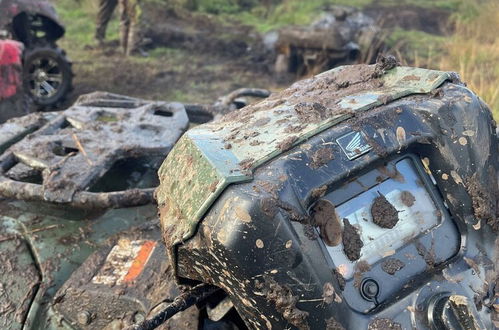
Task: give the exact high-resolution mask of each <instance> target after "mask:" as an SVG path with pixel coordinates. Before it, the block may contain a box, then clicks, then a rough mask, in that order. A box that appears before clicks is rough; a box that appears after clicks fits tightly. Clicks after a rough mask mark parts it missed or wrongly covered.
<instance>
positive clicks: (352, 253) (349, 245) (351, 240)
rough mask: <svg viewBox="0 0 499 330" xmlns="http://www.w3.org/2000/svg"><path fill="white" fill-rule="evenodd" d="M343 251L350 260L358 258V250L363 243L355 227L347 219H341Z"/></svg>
mask: <svg viewBox="0 0 499 330" xmlns="http://www.w3.org/2000/svg"><path fill="white" fill-rule="evenodd" d="M342 241H343V251H344V252H345V254H346V256H347V258H348V259H349V260H350V261H355V260H358V259H359V258H360V250H361V249H362V246H364V243H362V240H361V239H360V235H359V233H358V231H357V228H355V227H354V226H352V225H351V224H350V221H348V219H343V240H342Z"/></svg>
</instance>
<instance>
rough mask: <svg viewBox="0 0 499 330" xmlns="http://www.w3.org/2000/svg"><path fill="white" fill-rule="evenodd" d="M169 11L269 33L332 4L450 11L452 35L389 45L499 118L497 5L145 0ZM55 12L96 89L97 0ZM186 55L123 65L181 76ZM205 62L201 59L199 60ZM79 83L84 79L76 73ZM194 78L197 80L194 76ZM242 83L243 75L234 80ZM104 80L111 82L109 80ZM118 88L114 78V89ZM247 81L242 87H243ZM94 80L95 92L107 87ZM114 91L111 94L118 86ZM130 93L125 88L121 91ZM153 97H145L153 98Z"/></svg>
mask: <svg viewBox="0 0 499 330" xmlns="http://www.w3.org/2000/svg"><path fill="white" fill-rule="evenodd" d="M147 1H151V2H157V3H161V4H162V5H163V4H164V5H165V6H182V7H184V8H188V9H190V10H194V11H195V12H198V13H200V14H201V13H202V14H206V13H208V14H209V15H212V17H213V18H215V19H218V20H219V21H220V22H223V21H226V20H230V21H232V22H234V21H236V22H239V23H242V24H246V25H250V26H253V27H254V28H255V29H256V30H257V31H260V32H266V31H269V30H272V29H276V28H279V27H282V26H285V25H290V24H295V25H299V24H308V23H310V22H311V21H313V20H315V19H317V17H318V16H319V15H320V13H321V12H322V10H323V8H324V7H326V6H328V5H331V4H339V5H349V6H355V7H359V8H363V7H368V6H371V5H373V4H376V5H383V6H396V5H409V6H418V7H424V8H439V9H447V10H450V11H452V12H453V15H452V23H453V24H452V25H453V29H454V33H453V34H452V35H450V36H437V35H432V34H429V33H425V32H422V31H408V30H403V29H401V28H396V29H394V30H392V31H390V33H389V36H388V38H387V40H386V42H387V44H388V45H389V46H390V48H391V50H392V51H393V52H394V53H395V54H396V55H397V56H398V57H399V59H401V60H402V62H403V63H405V64H410V65H415V66H422V67H428V68H433V69H441V70H451V71H457V72H458V73H460V74H461V76H462V78H463V80H464V81H466V82H467V83H468V86H469V87H470V88H471V89H472V90H473V91H475V92H476V93H477V94H478V95H480V96H481V97H482V98H483V99H484V100H485V101H486V102H487V103H488V104H489V105H490V107H491V109H492V110H493V112H494V114H495V116H496V118H499V87H498V86H499V34H498V33H497V32H496V31H498V30H499V3H498V2H497V1H496V0H307V1H303V0H265V1H259V0H216V1H214V0H168V1H165V0H147ZM56 7H57V11H58V12H59V15H60V16H61V18H62V20H63V22H65V23H66V28H67V33H66V36H67V37H66V38H65V39H64V40H62V42H61V46H62V47H63V48H65V49H66V50H67V51H68V53H69V55H70V57H71V58H72V59H73V60H75V62H76V64H75V65H76V67H77V68H79V70H81V71H83V76H84V77H85V79H87V78H88V79H87V80H86V81H85V83H87V85H91V84H92V81H91V79H92V78H91V76H92V72H98V71H100V70H104V69H106V65H105V63H99V62H100V61H102V60H105V56H102V55H100V57H99V55H98V54H97V55H96V54H95V53H94V52H89V51H87V50H86V48H85V46H87V45H92V44H93V43H94V41H93V33H94V31H95V23H94V22H95V14H96V11H97V5H96V3H95V2H93V1H84V2H83V1H82V2H76V1H74V0H59V1H57V4H56ZM118 26H119V22H118V20H117V19H116V18H114V19H113V20H112V21H111V22H110V25H109V27H108V39H110V40H118V31H119V27H118ZM189 55H190V54H188V52H186V51H185V50H179V49H172V48H167V47H160V48H156V49H154V50H152V51H151V52H150V57H149V58H147V59H141V58H131V59H126V60H123V63H124V64H125V65H132V66H137V67H140V68H144V70H149V71H153V73H154V72H155V71H154V70H155V69H151V68H152V67H163V68H164V67H165V66H168V67H169V68H168V70H170V71H173V72H175V74H182V72H183V71H185V70H184V67H185V66H186V64H185V63H184V62H186V58H187V57H188V56H189ZM198 60H199V61H198ZM195 61H198V62H199V63H201V64H200V68H199V70H202V71H204V72H206V73H210V74H211V73H212V71H216V70H224V68H223V66H222V67H221V66H219V65H212V66H208V65H203V64H202V61H201V59H196V60H195ZM77 78H78V76H77ZM193 79H194V78H193ZM197 79H201V80H202V78H197ZM235 80H236V83H238V81H237V80H238V78H236V79H235ZM103 81H106V79H104V80H103ZM111 83H114V81H111V80H109V82H108V83H107V84H108V85H109V84H111ZM240 83H241V84H243V83H244V82H240ZM206 84H207V83H206V82H204V81H201V82H196V81H193V82H190V83H189V86H185V88H189V89H190V88H193V89H194V90H195V91H197V92H196V93H195V95H194V96H195V98H198V97H201V93H204V92H205V91H206V90H207V89H209V86H206ZM103 85H104V83H103V82H102V83H100V82H99V81H96V87H98V88H102V87H106V86H107V85H104V86H103ZM109 89H111V90H112V89H113V88H112V86H111V87H110V88H109ZM117 91H118V92H126V91H127V90H126V89H125V90H117ZM151 95H152V96H154V97H168V98H169V99H179V100H181V101H195V99H194V100H193V94H192V93H191V92H190V91H188V89H182V90H180V89H179V90H176V89H169V90H165V91H162V90H160V89H159V88H157V89H156V90H155V91H154V92H152V94H151ZM147 96H148V95H145V97H147Z"/></svg>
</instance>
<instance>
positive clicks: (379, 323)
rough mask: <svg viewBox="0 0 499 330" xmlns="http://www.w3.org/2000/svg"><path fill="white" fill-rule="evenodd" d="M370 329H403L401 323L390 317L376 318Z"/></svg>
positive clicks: (370, 324)
mask: <svg viewBox="0 0 499 330" xmlns="http://www.w3.org/2000/svg"><path fill="white" fill-rule="evenodd" d="M367 329H368V330H402V326H401V325H400V323H397V322H395V321H393V320H390V319H375V320H373V321H371V323H369V326H368V327H367Z"/></svg>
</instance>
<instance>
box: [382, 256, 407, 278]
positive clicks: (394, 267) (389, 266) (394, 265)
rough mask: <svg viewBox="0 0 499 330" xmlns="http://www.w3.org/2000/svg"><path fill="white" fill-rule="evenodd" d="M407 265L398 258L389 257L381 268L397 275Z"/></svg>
mask: <svg viewBox="0 0 499 330" xmlns="http://www.w3.org/2000/svg"><path fill="white" fill-rule="evenodd" d="M404 267H405V264H404V263H403V262H402V261H400V260H399V259H397V258H388V259H386V260H385V262H383V264H382V265H381V269H383V271H384V272H385V273H387V274H390V275H395V273H396V272H398V271H399V270H401V269H402V268H404Z"/></svg>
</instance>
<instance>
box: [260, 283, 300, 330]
mask: <svg viewBox="0 0 499 330" xmlns="http://www.w3.org/2000/svg"><path fill="white" fill-rule="evenodd" d="M256 288H257V289H259V290H262V293H263V295H264V296H265V298H266V299H267V301H269V302H271V303H273V304H274V305H275V307H276V309H277V311H278V312H279V313H281V314H282V316H283V317H284V318H285V319H286V320H287V321H288V322H289V323H291V324H292V325H294V326H295V327H297V328H298V329H300V330H305V329H309V326H308V324H307V321H306V319H307V317H308V312H305V311H302V310H300V309H298V308H297V307H296V303H297V302H298V297H297V296H294V295H293V292H292V291H291V289H290V288H288V287H286V286H281V285H279V283H277V282H276V281H275V280H274V279H272V278H270V277H268V276H267V277H265V278H264V282H257V283H256Z"/></svg>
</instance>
